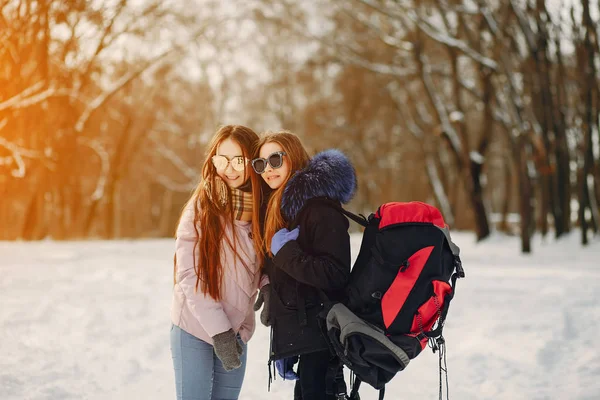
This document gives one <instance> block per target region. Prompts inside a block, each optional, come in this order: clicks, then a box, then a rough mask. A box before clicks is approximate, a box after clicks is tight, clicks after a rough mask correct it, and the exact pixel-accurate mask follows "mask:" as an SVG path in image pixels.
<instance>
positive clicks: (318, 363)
mask: <svg viewBox="0 0 600 400" xmlns="http://www.w3.org/2000/svg"><path fill="white" fill-rule="evenodd" d="M331 365H338V362H337V359H336V358H335V357H333V356H332V355H331V353H330V352H329V351H319V352H316V353H310V354H303V355H301V356H300V360H299V361H298V376H299V378H300V379H299V380H297V381H296V386H295V387H294V400H335V391H336V390H337V382H339V380H341V381H342V382H343V380H344V373H343V369H342V366H341V364H339V369H337V371H335V372H332V371H330V366H331ZM328 384H329V387H330V391H332V393H333V394H330V395H327V393H326V392H327V386H328Z"/></svg>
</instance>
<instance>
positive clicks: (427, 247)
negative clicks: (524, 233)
mask: <svg viewBox="0 0 600 400" xmlns="http://www.w3.org/2000/svg"><path fill="white" fill-rule="evenodd" d="M339 210H340V211H341V212H342V213H343V214H344V215H346V216H347V217H348V218H350V219H352V220H354V221H356V222H358V223H360V224H361V225H363V226H364V227H365V231H364V234H363V238H362V244H361V247H360V252H359V254H358V258H357V259H356V262H355V263H354V266H353V268H352V273H351V278H350V282H349V284H348V286H347V290H346V291H347V301H345V302H343V303H334V304H329V305H328V306H327V307H326V309H325V311H324V312H323V313H322V315H321V316H322V317H323V328H324V329H325V330H326V333H327V337H328V339H329V342H330V345H331V348H332V350H333V351H334V352H335V353H336V354H337V356H338V357H339V359H340V360H341V362H343V364H344V365H346V366H347V367H348V368H349V369H350V370H351V371H352V372H353V373H354V374H355V376H356V378H357V379H356V380H355V381H354V384H353V387H352V391H351V394H350V399H358V398H359V397H358V387H359V386H360V382H361V381H362V382H366V383H368V384H370V385H371V386H373V387H374V388H375V389H379V390H380V398H383V394H384V389H385V384H386V383H387V382H389V381H390V380H391V379H392V378H393V377H394V376H395V375H396V373H397V372H399V371H402V370H403V369H404V368H406V366H407V365H408V363H409V362H410V360H411V359H413V358H415V357H417V356H418V355H419V354H420V353H421V351H422V350H423V349H424V348H425V347H426V346H427V345H428V344H429V345H430V347H432V349H433V351H434V352H435V351H437V350H439V357H440V379H441V368H442V364H441V363H442V355H443V353H444V351H445V343H444V338H443V335H442V331H443V328H444V323H445V321H446V317H447V315H448V308H449V306H450V302H451V300H452V299H453V298H454V295H455V292H456V280H457V278H463V277H464V276H465V274H464V270H463V268H462V264H461V261H460V258H459V248H458V247H457V246H456V245H455V244H454V243H453V242H452V240H451V239H450V232H449V229H448V226H447V225H446V224H445V222H444V219H443V217H442V214H441V213H440V211H439V210H438V209H437V208H435V207H433V206H431V205H428V204H425V203H421V202H408V203H400V202H396V203H386V204H383V205H381V206H380V207H379V209H378V210H377V212H376V213H374V214H371V215H370V216H369V218H365V217H363V216H357V215H355V214H352V213H350V212H348V211H346V210H344V209H343V208H341V207H340V209H339ZM440 396H441V380H440Z"/></svg>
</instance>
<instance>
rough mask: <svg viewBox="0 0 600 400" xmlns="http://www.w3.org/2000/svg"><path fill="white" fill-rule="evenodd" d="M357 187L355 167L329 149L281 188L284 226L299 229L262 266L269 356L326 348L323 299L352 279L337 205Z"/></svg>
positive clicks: (334, 296) (335, 296)
mask: <svg viewBox="0 0 600 400" xmlns="http://www.w3.org/2000/svg"><path fill="white" fill-rule="evenodd" d="M355 189H356V175H355V172H354V168H353V167H352V165H351V164H350V162H349V161H348V159H347V158H346V157H345V156H344V155H343V154H342V153H340V152H338V151H336V150H329V151H325V152H323V153H319V154H317V155H316V156H315V157H314V158H313V159H312V160H311V162H310V163H309V165H308V166H307V167H306V168H305V169H303V170H302V171H299V172H298V173H297V174H295V175H294V176H293V177H292V178H291V179H290V181H289V182H288V184H287V186H286V188H285V190H284V194H283V197H282V213H283V215H284V216H285V218H286V220H287V221H288V229H294V228H295V227H297V226H299V230H300V232H299V236H298V239H297V240H293V241H290V242H287V243H286V244H285V245H284V246H283V247H282V248H281V250H279V252H278V253H277V255H276V256H275V257H274V258H272V259H268V260H267V262H266V265H265V268H266V273H267V274H268V275H269V279H270V282H271V288H272V294H273V295H272V296H271V317H272V319H273V327H272V329H273V331H272V335H273V337H272V343H271V355H270V358H271V360H275V359H280V358H284V357H289V356H292V355H299V354H305V353H311V352H315V351H320V350H325V349H328V346H327V342H326V341H325V338H324V336H323V333H322V330H321V328H320V325H319V322H318V318H317V314H318V313H319V312H320V311H321V310H322V306H323V302H324V301H325V300H326V299H328V300H337V301H339V300H342V299H343V296H344V288H345V286H346V284H347V283H348V280H349V278H350V237H349V235H348V226H349V223H348V220H347V219H346V217H345V216H344V215H343V214H342V213H340V212H339V211H337V210H336V208H335V206H336V205H337V206H339V205H340V203H347V202H348V201H349V200H350V199H351V198H352V195H353V194H354V191H355ZM327 203H330V204H327Z"/></svg>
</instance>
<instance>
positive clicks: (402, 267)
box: [400, 260, 410, 272]
mask: <svg viewBox="0 0 600 400" xmlns="http://www.w3.org/2000/svg"><path fill="white" fill-rule="evenodd" d="M408 267H410V262H409V261H408V260H405V261H403V262H402V264H400V272H404V271H406V270H407V269H408Z"/></svg>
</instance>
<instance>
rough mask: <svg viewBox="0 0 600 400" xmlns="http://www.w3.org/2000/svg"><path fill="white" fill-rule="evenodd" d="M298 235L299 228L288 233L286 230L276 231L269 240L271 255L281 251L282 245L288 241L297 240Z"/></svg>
mask: <svg viewBox="0 0 600 400" xmlns="http://www.w3.org/2000/svg"><path fill="white" fill-rule="evenodd" d="M299 233H300V227H299V226H298V227H296V229H294V230H292V231H288V230H287V229H286V228H283V229H280V230H278V231H277V232H276V233H275V234H274V235H273V238H272V239H271V253H273V255H275V254H277V252H278V251H279V250H281V248H282V247H283V245H284V244H286V243H287V242H289V241H290V240H296V239H298V234H299Z"/></svg>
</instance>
